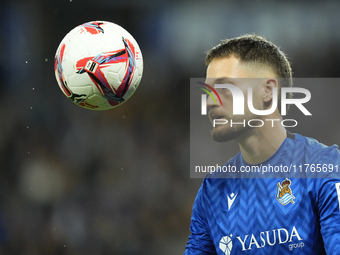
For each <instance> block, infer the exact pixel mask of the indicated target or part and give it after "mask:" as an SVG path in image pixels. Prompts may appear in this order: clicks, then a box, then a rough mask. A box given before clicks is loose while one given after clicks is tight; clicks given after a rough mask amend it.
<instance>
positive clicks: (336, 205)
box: [318, 179, 340, 255]
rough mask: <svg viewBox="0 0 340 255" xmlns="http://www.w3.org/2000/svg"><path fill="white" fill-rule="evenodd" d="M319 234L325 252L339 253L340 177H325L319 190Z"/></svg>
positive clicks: (338, 254) (332, 254)
mask: <svg viewBox="0 0 340 255" xmlns="http://www.w3.org/2000/svg"><path fill="white" fill-rule="evenodd" d="M318 207H319V216H320V226H321V235H322V239H323V242H324V247H325V250H326V253H327V254H331V255H340V179H327V180H325V182H324V183H323V184H322V186H321V188H320V190H319V203H318Z"/></svg>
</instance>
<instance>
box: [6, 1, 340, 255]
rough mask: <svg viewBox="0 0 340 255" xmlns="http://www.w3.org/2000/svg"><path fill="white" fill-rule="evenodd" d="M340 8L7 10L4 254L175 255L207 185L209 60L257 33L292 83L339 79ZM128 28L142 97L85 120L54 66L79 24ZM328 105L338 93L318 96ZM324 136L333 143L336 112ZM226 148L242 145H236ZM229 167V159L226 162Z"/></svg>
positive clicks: (139, 5)
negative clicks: (193, 148) (202, 169)
mask: <svg viewBox="0 0 340 255" xmlns="http://www.w3.org/2000/svg"><path fill="white" fill-rule="evenodd" d="M339 8H340V3H338V2H337V1H322V2H320V1H244V0H243V1H169V0H168V1H152V0H146V1H137V0H121V1H115V0H98V1H89V0H83V1H81V0H72V2H71V1H70V0H68V1H67V0H26V1H18V0H12V1H6V2H4V3H2V4H1V8H0V27H1V39H0V77H1V79H0V118H1V125H0V170H1V171H0V254H8V255H11V254H15V255H16V254H43V255H57V254H58V255H59V254H72V255H78V254H79V255H80V254H81V255H93V254H103V255H106V254H118V255H120V254H124V255H134V254H138V255H141V254H151V255H152V254H155V255H156V254H163V255H167V254H169V255H170V254H181V253H183V251H184V246H185V244H186V241H187V237H188V235H189V230H188V228H189V223H190V214H191V207H192V204H193V200H194V198H195V195H196V192H197V189H198V187H199V185H200V183H201V181H202V180H200V179H190V178H189V176H190V173H189V119H190V118H189V84H190V78H192V77H204V76H205V65H204V57H205V52H206V51H207V50H209V49H210V48H211V47H212V46H214V45H216V44H217V43H219V41H220V40H221V39H224V38H230V37H234V36H239V35H242V34H244V33H252V32H255V33H257V34H259V35H262V36H265V37H267V38H269V39H270V40H272V41H273V42H274V43H276V44H278V45H279V46H281V48H282V50H283V51H285V52H286V53H287V54H288V57H289V59H290V61H291V62H292V63H293V65H292V67H293V70H294V72H295V77H338V76H339V73H340V68H339V64H340V48H339V45H340V33H339V31H338V30H339V27H340V16H339V15H338V11H339ZM93 20H106V21H111V22H114V23H117V24H119V25H121V26H123V27H124V28H125V29H127V30H128V31H129V32H130V33H131V34H132V35H133V36H134V38H135V39H136V40H137V42H138V43H139V46H140V48H141V50H142V53H143V58H144V74H143V78H142V82H141V84H140V87H139V88H138V90H137V91H136V93H135V94H134V95H133V97H132V98H131V99H130V100H129V101H128V102H127V103H125V104H123V105H122V106H120V107H118V108H116V109H113V110H109V111H105V112H92V111H89V110H86V109H82V108H80V107H78V106H76V105H74V104H73V103H72V102H71V101H70V100H68V99H67V98H66V97H65V96H64V95H63V93H62V92H61V91H60V89H59V87H58V85H57V82H56V80H55V77H54V72H53V59H54V55H55V52H56V49H57V47H58V45H59V43H60V41H61V40H62V38H63V37H64V36H65V35H66V33H67V32H69V31H70V30H71V29H72V28H74V27H75V26H77V25H80V24H82V23H84V22H88V21H93ZM318 92H319V93H323V95H324V96H325V98H328V96H331V95H332V96H333V97H332V98H336V99H337V98H338V95H334V91H332V90H331V89H329V88H325V87H322V86H320V88H319V91H318ZM329 105H330V107H332V109H331V110H330V111H328V113H325V115H324V116H325V121H326V122H325V126H324V129H316V128H313V125H310V124H309V123H307V122H306V123H303V125H302V126H301V132H300V133H302V134H305V135H309V136H313V137H315V138H316V139H318V140H320V141H323V142H325V143H326V144H333V143H335V142H336V141H339V136H340V133H339V131H338V128H337V127H338V126H339V120H338V118H337V117H338V108H339V106H338V100H334V99H332V100H330V101H329ZM231 146H236V145H235V144H231ZM231 156H232V155H229V154H226V160H228V158H229V157H231Z"/></svg>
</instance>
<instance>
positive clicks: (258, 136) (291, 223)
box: [184, 35, 340, 255]
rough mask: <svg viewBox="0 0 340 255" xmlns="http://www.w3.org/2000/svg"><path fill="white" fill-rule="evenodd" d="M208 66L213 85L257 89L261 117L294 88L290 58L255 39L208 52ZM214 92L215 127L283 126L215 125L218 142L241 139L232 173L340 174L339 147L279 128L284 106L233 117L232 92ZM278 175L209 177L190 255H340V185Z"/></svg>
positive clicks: (248, 37) (224, 44) (228, 43)
mask: <svg viewBox="0 0 340 255" xmlns="http://www.w3.org/2000/svg"><path fill="white" fill-rule="evenodd" d="M206 63H207V65H208V68H207V79H206V83H207V84H208V85H210V86H212V87H214V86H215V87H216V85H215V84H232V85H234V86H236V87H238V88H239V89H241V90H242V91H243V94H244V95H245V98H247V94H248V88H249V87H250V88H252V98H253V105H254V108H255V109H257V110H268V109H271V106H272V105H273V102H274V99H275V98H274V97H275V96H276V94H275V93H274V91H280V90H281V88H282V87H291V86H292V71H291V68H290V64H289V62H288V60H287V58H286V56H285V55H284V53H283V52H282V51H281V50H280V49H279V48H278V47H277V46H276V45H274V44H273V43H271V42H269V41H268V40H266V39H264V38H262V37H260V36H257V35H245V36H241V37H238V38H234V39H230V40H225V41H223V42H222V43H220V44H219V45H217V46H216V47H214V48H212V49H211V50H210V51H209V52H208V54H207V57H206ZM241 78H242V79H241ZM254 78H255V79H254ZM216 90H218V91H217V92H218V94H219V96H220V98H221V102H222V104H219V103H216V104H215V102H214V101H213V100H212V98H211V97H209V98H208V100H207V106H208V107H209V118H210V119H211V121H212V122H213V121H214V120H215V121H216V120H229V121H230V120H233V122H234V123H242V122H243V121H244V120H245V123H247V122H248V120H250V119H261V120H263V121H264V120H265V119H275V120H280V121H273V122H269V123H270V124H269V125H268V123H266V124H265V125H260V123H261V122H259V126H258V127H250V126H249V125H246V126H244V125H242V124H236V125H233V126H231V125H226V124H224V125H222V124H218V125H217V124H216V125H215V127H213V130H212V138H213V139H214V140H216V141H218V142H226V141H229V140H237V141H238V143H239V147H240V152H239V153H238V154H237V155H236V156H235V157H233V158H231V159H230V160H229V161H228V162H227V163H226V166H230V165H231V166H236V169H241V167H244V166H261V167H263V166H270V165H271V166H279V165H283V166H286V165H293V166H296V167H299V166H302V167H305V166H306V165H305V164H308V165H309V166H310V165H311V164H314V163H315V164H322V165H323V166H326V168H325V170H326V172H327V171H328V170H329V171H330V169H328V167H330V168H332V169H335V168H336V167H339V165H340V154H339V150H338V147H337V146H331V147H327V146H325V145H323V144H321V143H318V142H317V141H316V140H314V139H311V138H307V137H303V136H301V135H299V134H291V133H289V132H287V131H286V130H285V128H284V127H283V126H282V125H281V121H282V116H281V114H280V111H281V109H279V108H280V107H278V109H275V111H273V112H272V113H270V114H269V115H266V116H262V115H255V114H253V113H252V112H251V111H250V110H249V109H248V107H245V109H244V115H242V116H240V115H234V114H233V97H232V93H231V91H230V90H229V89H221V88H217V89H216ZM278 98H280V97H278ZM278 100H279V99H278ZM278 105H280V103H279V104H278ZM304 170H305V169H304ZM333 173H334V171H333ZM275 174H276V173H273V174H272V175H271V176H270V177H271V178H242V177H243V175H242V173H239V171H238V173H236V174H231V175H230V176H223V175H221V174H220V173H217V174H209V175H208V176H207V177H206V178H205V179H204V181H203V183H202V185H201V187H200V189H199V191H198V194H197V197H196V199H195V203H194V206H193V212H192V218H191V225H190V230H191V235H190V237H189V241H188V244H187V246H186V251H185V253H184V254H185V255H189V254H221V255H222V254H226V255H229V254H232V255H233V254H309V255H310V254H331V255H334V254H340V180H339V179H334V178H333V179H332V178H306V177H310V176H308V174H306V173H305V171H302V173H298V175H288V173H287V176H286V177H285V178H283V177H282V176H278V175H275ZM224 175H225V174H224ZM226 175H228V173H226ZM225 177H226V178H225ZM276 177H277V178H276ZM295 177H305V178H295ZM313 177H318V176H316V175H314V176H313ZM319 177H320V176H319ZM323 177H327V175H326V174H324V176H323ZM333 177H334V176H333Z"/></svg>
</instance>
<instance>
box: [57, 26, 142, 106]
mask: <svg viewBox="0 0 340 255" xmlns="http://www.w3.org/2000/svg"><path fill="white" fill-rule="evenodd" d="M54 72H55V76H56V79H57V82H58V84H59V87H60V89H61V90H62V92H63V93H64V94H65V95H66V96H67V97H68V98H69V99H71V100H72V101H73V102H74V103H75V104H77V105H79V106H81V107H84V108H87V109H91V110H99V111H100V110H108V109H112V108H114V107H117V106H119V105H121V104H122V103H124V102H125V101H126V100H128V99H129V98H130V97H131V96H132V94H133V93H134V92H135V91H136V89H137V88H138V85H139V83H140V81H141V78H142V73H143V58H142V53H141V51H140V49H139V46H138V44H137V42H136V41H135V39H134V38H133V37H132V35H130V34H129V33H128V32H127V31H126V30H125V29H124V28H122V27H121V26H118V25H116V24H114V23H111V22H107V21H94V22H88V23H84V24H82V25H80V26H78V27H76V28H74V29H72V30H71V31H70V32H69V33H68V34H67V35H66V36H65V37H64V39H63V40H62V41H61V43H60V45H59V47H58V49H57V52H56V55H55V60H54Z"/></svg>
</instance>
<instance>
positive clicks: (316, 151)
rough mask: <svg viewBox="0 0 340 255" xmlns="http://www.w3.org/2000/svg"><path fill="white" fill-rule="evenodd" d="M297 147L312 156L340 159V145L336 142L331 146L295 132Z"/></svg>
mask: <svg viewBox="0 0 340 255" xmlns="http://www.w3.org/2000/svg"><path fill="white" fill-rule="evenodd" d="M294 136H295V139H293V140H294V141H291V142H294V143H295V147H296V149H297V150H301V151H303V152H305V153H306V154H308V155H310V157H312V158H315V159H316V158H318V159H323V160H331V161H332V160H340V151H339V147H338V145H336V144H333V145H331V146H328V145H325V144H323V143H321V142H319V141H318V140H316V139H314V138H311V137H307V136H302V135H300V134H294Z"/></svg>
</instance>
